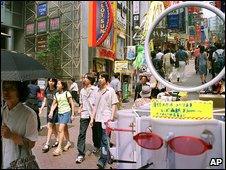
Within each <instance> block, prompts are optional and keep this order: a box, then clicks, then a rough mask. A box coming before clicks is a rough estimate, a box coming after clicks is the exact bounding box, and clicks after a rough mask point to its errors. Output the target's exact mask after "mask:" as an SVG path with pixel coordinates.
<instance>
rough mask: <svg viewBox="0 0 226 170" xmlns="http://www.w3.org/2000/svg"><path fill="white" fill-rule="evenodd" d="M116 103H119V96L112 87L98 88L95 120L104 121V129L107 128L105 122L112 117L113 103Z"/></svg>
mask: <svg viewBox="0 0 226 170" xmlns="http://www.w3.org/2000/svg"><path fill="white" fill-rule="evenodd" d="M116 103H118V98H117V95H116V93H115V90H114V89H113V88H112V87H110V86H108V87H107V88H106V89H105V90H100V89H99V90H98V92H97V95H96V101H95V107H96V117H95V121H96V122H102V128H103V129H105V128H106V127H105V124H104V122H107V121H108V120H109V119H111V115H112V105H114V104H116Z"/></svg>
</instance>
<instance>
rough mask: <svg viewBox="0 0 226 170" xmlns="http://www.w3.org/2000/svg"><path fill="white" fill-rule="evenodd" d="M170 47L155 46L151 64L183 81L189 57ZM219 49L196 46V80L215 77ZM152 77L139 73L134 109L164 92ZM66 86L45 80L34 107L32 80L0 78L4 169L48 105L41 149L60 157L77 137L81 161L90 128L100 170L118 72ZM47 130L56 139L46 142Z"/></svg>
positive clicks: (31, 136)
mask: <svg viewBox="0 0 226 170" xmlns="http://www.w3.org/2000/svg"><path fill="white" fill-rule="evenodd" d="M174 51H175V50H174V49H166V50H165V51H164V52H162V51H161V50H160V49H158V52H157V53H156V52H155V51H152V52H151V56H152V62H153V65H154V67H155V68H156V71H157V72H158V73H159V75H161V76H162V77H163V78H165V79H167V80H168V81H172V80H173V79H175V77H176V79H177V82H181V81H183V79H184V71H185V66H186V65H187V64H189V62H188V60H189V55H188V53H187V52H186V51H185V49H184V48H183V46H180V47H179V49H178V50H177V51H175V52H174ZM224 53H225V52H224V50H223V48H222V46H221V44H216V45H215V46H214V47H210V48H209V49H205V47H204V46H201V45H200V46H198V47H197V48H196V49H195V50H194V52H193V53H191V55H192V56H193V57H195V70H196V73H199V75H200V80H201V84H204V83H206V75H207V74H208V72H209V73H210V74H212V78H214V77H215V76H216V75H217V74H219V72H220V71H221V70H222V69H223V67H224V65H222V64H224V57H225V54H224ZM174 70H176V74H175V72H174ZM151 79H152V78H151V77H150V76H148V75H145V74H141V75H140V76H139V82H138V83H137V84H136V87H135V96H134V106H133V107H137V108H142V107H143V106H145V107H146V106H147V107H149V106H150V104H149V103H150V100H151V99H153V98H157V96H158V94H159V93H161V92H164V91H166V87H164V86H163V85H161V83H159V82H158V81H157V80H156V79H154V81H152V80H151ZM69 84H70V86H68V83H67V82H65V81H63V80H60V79H59V80H57V79H55V78H49V79H48V80H47V87H46V88H45V90H44V99H43V101H42V104H41V105H39V101H38V97H37V95H38V93H40V88H39V86H37V80H34V81H31V82H30V84H28V83H26V82H17V81H4V82H3V87H2V89H3V99H4V101H5V106H4V107H3V109H2V120H3V121H2V122H3V124H2V127H1V134H2V137H3V148H2V149H3V168H9V167H10V166H11V165H10V163H11V162H12V161H14V160H16V159H17V158H18V155H20V152H21V149H22V150H23V146H24V144H25V143H27V144H28V147H26V149H28V150H29V151H30V152H31V149H32V148H33V147H34V145H35V141H37V138H38V131H39V130H40V129H41V122H40V118H39V115H40V114H41V113H42V112H43V109H44V107H45V106H47V136H46V142H45V144H44V146H43V148H42V151H43V153H47V152H48V151H49V150H50V149H51V148H54V147H56V149H55V150H54V151H53V155H54V156H60V155H61V154H62V152H63V151H67V150H69V149H70V147H71V146H72V144H71V143H72V142H71V141H72V140H76V141H77V148H76V149H77V150H78V155H77V156H75V161H76V163H82V162H83V161H84V160H85V156H86V153H85V144H86V133H87V129H88V128H89V127H90V128H92V139H93V148H94V149H93V153H97V152H100V158H99V160H98V162H97V166H98V167H99V168H104V167H105V166H106V164H107V162H108V160H109V159H110V151H109V150H110V146H111V142H110V138H111V133H107V131H106V123H107V122H108V121H114V120H115V119H116V118H117V116H116V111H117V109H120V107H121V104H120V103H121V102H122V97H123V96H122V89H121V81H120V74H119V73H115V74H114V77H113V78H112V79H111V78H110V75H109V74H107V73H104V72H101V73H98V74H94V73H86V74H84V75H83V77H82V88H81V90H79V88H78V84H77V83H76V82H75V79H73V78H72V79H71V80H70V83H69ZM220 85H221V87H222V85H224V78H223V79H222V80H221V81H220V82H219V83H218V84H216V85H214V86H213V88H215V89H214V90H218V89H220V90H218V91H220V92H219V93H222V89H221V88H219V86H220ZM68 87H69V88H68ZM76 107H77V109H76ZM75 114H78V115H79V116H80V125H79V126H78V127H79V135H78V136H77V137H76V139H75V138H74V136H70V135H69V131H68V124H69V123H71V122H72V121H73V120H74V118H75ZM52 134H54V136H55V139H54V143H53V144H52V145H50V141H51V137H52ZM64 144H65V145H64ZM20 156H21V155H20ZM23 156H24V157H26V156H27V155H26V154H24V155H23Z"/></svg>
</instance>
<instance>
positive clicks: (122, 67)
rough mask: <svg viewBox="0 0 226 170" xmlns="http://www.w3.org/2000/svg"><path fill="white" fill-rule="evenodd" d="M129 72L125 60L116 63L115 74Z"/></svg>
mask: <svg viewBox="0 0 226 170" xmlns="http://www.w3.org/2000/svg"><path fill="white" fill-rule="evenodd" d="M126 70H128V61H127V60H123V61H115V70H114V72H115V73H117V72H123V71H126Z"/></svg>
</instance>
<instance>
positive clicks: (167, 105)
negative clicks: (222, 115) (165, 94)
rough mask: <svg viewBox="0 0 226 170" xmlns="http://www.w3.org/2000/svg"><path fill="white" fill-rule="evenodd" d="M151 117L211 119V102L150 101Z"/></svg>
mask: <svg viewBox="0 0 226 170" xmlns="http://www.w3.org/2000/svg"><path fill="white" fill-rule="evenodd" d="M151 117H152V118H161V119H181V120H208V119H213V101H201V100H191V101H173V102H165V101H162V100H159V99H154V100H151Z"/></svg>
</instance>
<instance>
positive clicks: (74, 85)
mask: <svg viewBox="0 0 226 170" xmlns="http://www.w3.org/2000/svg"><path fill="white" fill-rule="evenodd" d="M69 90H70V91H78V85H77V83H75V82H74V83H72V84H71V86H70V88H69Z"/></svg>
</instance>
